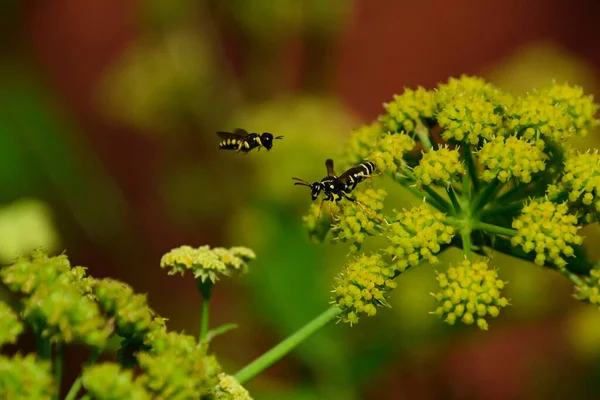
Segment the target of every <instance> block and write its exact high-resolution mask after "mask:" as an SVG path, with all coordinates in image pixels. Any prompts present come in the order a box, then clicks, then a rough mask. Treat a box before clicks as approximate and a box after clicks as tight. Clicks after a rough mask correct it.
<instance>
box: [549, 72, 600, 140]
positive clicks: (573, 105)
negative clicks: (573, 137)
mask: <svg viewBox="0 0 600 400" xmlns="http://www.w3.org/2000/svg"><path fill="white" fill-rule="evenodd" d="M542 95H543V96H544V97H546V98H547V99H548V101H549V103H550V104H553V105H564V106H566V111H567V113H568V114H569V116H570V117H571V120H572V124H573V126H574V129H575V132H576V133H577V135H579V136H586V135H587V133H588V131H589V130H590V129H591V128H594V127H596V126H598V124H599V123H600V121H598V120H597V119H595V115H596V112H597V111H598V105H597V104H595V103H594V98H593V97H592V96H586V95H585V94H584V92H583V89H582V88H581V87H579V86H569V85H567V84H557V83H555V84H553V85H552V86H551V87H550V88H548V89H546V90H544V91H543V92H542Z"/></svg>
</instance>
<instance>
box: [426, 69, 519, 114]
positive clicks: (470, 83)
mask: <svg viewBox="0 0 600 400" xmlns="http://www.w3.org/2000/svg"><path fill="white" fill-rule="evenodd" d="M460 96H467V97H481V98H483V99H485V100H487V101H489V102H491V103H492V104H493V106H494V109H495V111H497V112H498V111H502V110H503V109H504V108H506V107H507V106H508V105H510V104H512V102H513V98H512V96H511V95H510V94H508V93H505V92H503V91H501V90H500V89H498V88H497V87H495V86H494V85H492V84H491V83H488V82H486V81H485V79H483V78H479V77H476V76H468V75H462V76H461V77H460V78H450V79H448V82H447V83H442V84H439V85H438V87H437V90H436V92H435V99H436V102H437V104H438V107H439V108H440V109H444V108H446V106H447V105H448V103H450V102H453V101H455V99H456V98H457V97H460Z"/></svg>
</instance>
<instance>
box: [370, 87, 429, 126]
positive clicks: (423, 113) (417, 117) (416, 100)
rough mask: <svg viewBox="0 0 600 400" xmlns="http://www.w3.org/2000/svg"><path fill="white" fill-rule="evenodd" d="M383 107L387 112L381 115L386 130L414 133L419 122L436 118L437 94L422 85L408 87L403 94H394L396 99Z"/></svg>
mask: <svg viewBox="0 0 600 400" xmlns="http://www.w3.org/2000/svg"><path fill="white" fill-rule="evenodd" d="M383 107H384V108H385V110H386V112H387V113H386V114H385V115H383V116H382V117H381V123H382V125H383V127H384V130H386V131H390V132H404V133H413V132H414V130H415V128H416V127H417V124H419V123H424V121H427V120H432V119H433V118H434V114H435V112H436V102H435V95H434V93H433V92H431V91H427V90H425V89H423V88H422V87H419V88H418V89H417V90H412V89H406V90H404V93H402V94H401V95H397V94H396V95H394V99H393V100H392V101H391V102H389V103H384V104H383Z"/></svg>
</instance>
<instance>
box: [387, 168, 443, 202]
mask: <svg viewBox="0 0 600 400" xmlns="http://www.w3.org/2000/svg"><path fill="white" fill-rule="evenodd" d="M392 179H394V181H395V182H397V183H399V184H400V185H402V186H403V187H404V188H406V189H407V190H408V191H409V192H411V193H412V194H414V195H415V196H416V197H418V198H419V199H423V198H425V199H426V200H427V202H428V203H429V204H431V205H432V206H434V207H435V208H437V209H438V210H442V209H443V206H442V205H441V204H439V203H438V202H437V201H436V200H435V199H434V198H433V197H431V196H430V195H429V194H428V193H425V192H422V191H420V190H419V189H417V188H416V187H415V186H412V185H414V182H412V181H410V180H408V179H406V178H404V177H403V176H402V174H400V173H398V172H395V173H393V174H392Z"/></svg>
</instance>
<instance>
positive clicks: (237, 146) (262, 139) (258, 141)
mask: <svg viewBox="0 0 600 400" xmlns="http://www.w3.org/2000/svg"><path fill="white" fill-rule="evenodd" d="M217 135H219V137H220V138H221V141H220V142H219V148H220V149H221V150H235V151H239V152H241V153H245V154H246V153H248V152H249V151H250V150H252V149H255V148H258V150H259V151H260V149H261V147H264V148H265V149H267V150H271V148H272V147H273V140H275V139H283V136H273V134H271V133H269V132H264V133H262V134H260V135H259V134H258V133H248V132H247V131H246V130H245V129H241V128H237V129H236V130H235V131H233V132H217Z"/></svg>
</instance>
